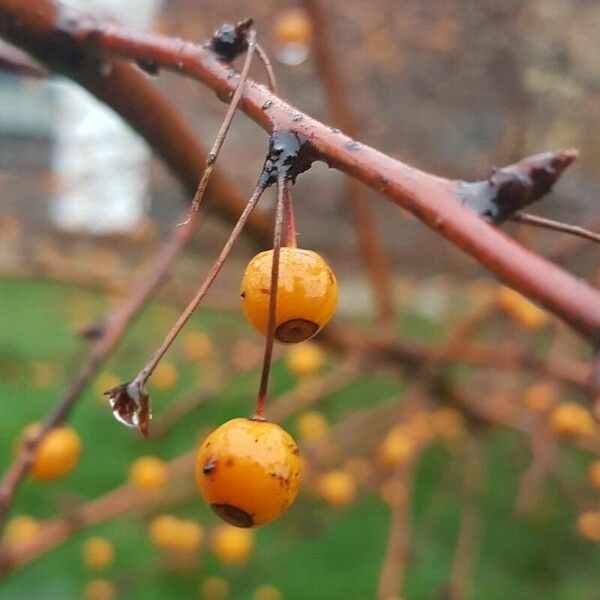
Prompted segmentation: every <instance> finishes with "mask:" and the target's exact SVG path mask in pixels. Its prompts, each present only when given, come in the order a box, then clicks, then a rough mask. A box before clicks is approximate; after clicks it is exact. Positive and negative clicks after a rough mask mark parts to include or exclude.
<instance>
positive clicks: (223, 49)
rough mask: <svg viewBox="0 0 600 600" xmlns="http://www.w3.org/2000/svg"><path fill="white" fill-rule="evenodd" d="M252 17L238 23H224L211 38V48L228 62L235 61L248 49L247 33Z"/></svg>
mask: <svg viewBox="0 0 600 600" xmlns="http://www.w3.org/2000/svg"><path fill="white" fill-rule="evenodd" d="M253 22H254V21H253V20H252V19H245V20H244V21H240V22H239V23H237V24H236V25H234V24H233V23H224V24H223V25H221V27H219V29H217V30H216V31H215V33H214V34H213V36H212V38H211V39H210V48H211V50H213V51H214V52H215V53H216V54H218V55H219V57H220V58H222V59H223V60H224V61H226V62H233V61H234V60H235V59H236V58H237V57H238V56H239V55H240V54H243V53H244V52H246V50H247V49H248V39H247V35H246V34H247V33H248V30H249V29H250V27H251V26H252V23H253Z"/></svg>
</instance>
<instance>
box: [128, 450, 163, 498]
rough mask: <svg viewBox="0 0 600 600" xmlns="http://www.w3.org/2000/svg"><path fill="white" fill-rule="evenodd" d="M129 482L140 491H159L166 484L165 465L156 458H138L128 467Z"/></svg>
mask: <svg viewBox="0 0 600 600" xmlns="http://www.w3.org/2000/svg"><path fill="white" fill-rule="evenodd" d="M129 481H130V482H131V483H132V484H133V485H134V486H135V487H137V488H138V489H140V490H156V489H160V488H161V487H163V486H164V485H165V483H166V482H167V465H166V464H165V463H164V461H162V460H161V459H160V458H157V457H156V456H140V457H139V458H137V459H136V460H134V461H133V462H132V463H131V465H130V466H129Z"/></svg>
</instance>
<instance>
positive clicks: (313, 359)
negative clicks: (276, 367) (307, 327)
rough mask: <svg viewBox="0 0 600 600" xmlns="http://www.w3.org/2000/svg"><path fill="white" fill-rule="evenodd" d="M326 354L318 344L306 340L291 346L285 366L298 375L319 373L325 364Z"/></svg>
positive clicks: (286, 356)
mask: <svg viewBox="0 0 600 600" xmlns="http://www.w3.org/2000/svg"><path fill="white" fill-rule="evenodd" d="M325 360H326V354H325V352H324V351H323V350H322V349H321V347H320V346H319V345H318V344H315V343H314V342H305V343H303V344H298V345H294V346H291V347H290V348H289V350H288V351H287V353H286V355H285V366H286V367H287V369H288V371H289V372H290V373H293V374H294V375H296V376H297V377H302V376H304V375H313V374H315V373H318V372H319V371H320V369H321V368H322V367H323V365H324V364H325Z"/></svg>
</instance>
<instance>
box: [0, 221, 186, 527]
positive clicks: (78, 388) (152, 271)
mask: <svg viewBox="0 0 600 600" xmlns="http://www.w3.org/2000/svg"><path fill="white" fill-rule="evenodd" d="M194 231H195V220H194V221H193V222H192V223H190V224H189V225H187V226H186V227H184V228H181V229H178V230H177V231H175V232H174V234H173V236H172V238H171V239H170V240H169V242H167V243H166V244H165V245H164V246H163V248H162V249H161V250H160V251H159V252H158V253H157V254H156V256H155V257H154V259H153V260H152V262H151V263H150V264H149V265H148V268H147V269H146V270H145V272H144V273H143V275H141V276H140V277H139V278H138V280H137V282H136V284H135V285H132V287H131V292H130V294H129V297H128V298H127V299H126V300H125V301H124V302H123V304H122V305H121V307H120V308H119V309H118V310H117V311H116V312H115V313H114V315H113V316H112V318H111V319H110V320H109V321H108V323H107V324H106V327H105V329H104V331H103V332H102V334H101V337H100V339H99V340H98V341H97V342H96V343H95V344H94V345H93V347H92V348H91V350H90V353H89V355H88V358H87V359H86V360H85V362H84V363H83V365H82V366H81V368H80V370H79V373H78V374H77V376H76V377H75V378H74V379H73V381H72V382H71V384H70V386H69V388H68V389H67V391H66V392H65V395H64V396H63V398H62V400H61V401H60V403H59V404H58V405H57V406H56V408H55V409H54V410H53V411H52V412H51V413H50V414H49V415H48V416H47V417H46V418H45V419H44V421H43V423H42V426H41V427H40V428H39V429H38V430H37V431H36V433H35V434H34V435H32V436H30V437H28V438H27V439H26V440H25V442H24V447H23V450H22V451H21V452H20V453H19V454H18V455H17V457H16V458H15V460H14V461H13V463H12V464H11V465H10V467H9V468H8V470H7V471H6V473H5V475H4V477H3V479H2V481H1V482H0V522H1V521H2V520H3V519H4V517H5V516H6V513H7V511H8V509H9V507H10V505H11V502H12V499H13V497H14V494H15V491H16V489H17V487H18V486H19V484H20V482H21V481H22V480H23V478H24V477H25V475H26V474H27V471H28V469H29V467H30V465H31V463H32V461H33V454H34V451H35V449H36V447H37V445H38V444H39V442H40V441H41V440H42V438H43V437H44V435H45V434H46V433H47V432H48V431H49V430H50V429H52V428H54V427H56V426H57V425H58V424H60V423H61V422H62V421H64V420H65V419H66V418H67V416H68V414H69V412H70V411H71V409H72V408H73V406H74V405H75V402H76V401H77V399H78V398H79V397H80V395H81V393H82V392H83V390H84V389H85V387H86V386H87V384H88V383H89V382H90V380H91V379H92V377H93V376H94V375H95V374H96V373H97V372H98V370H99V368H100V367H101V365H102V364H103V363H104V361H105V360H106V359H107V358H108V356H109V355H110V354H111V352H112V351H113V350H114V349H115V347H116V345H117V343H118V342H119V340H120V339H121V338H122V337H123V334H124V333H125V331H126V330H127V328H128V327H129V325H130V323H131V322H132V320H133V319H134V318H135V317H136V315H138V314H139V311H140V309H141V308H142V306H143V305H144V304H145V302H146V300H147V299H148V297H149V296H150V294H151V293H152V292H153V291H154V290H155V289H156V287H157V286H158V285H159V284H160V282H161V281H162V279H163V277H164V275H165V273H166V272H167V270H168V269H169V267H170V266H171V265H172V264H173V262H174V261H175V259H176V258H177V256H178V255H179V254H180V253H181V251H182V250H183V248H184V247H185V245H186V244H187V243H188V242H189V241H190V239H191V238H192V236H193V233H194Z"/></svg>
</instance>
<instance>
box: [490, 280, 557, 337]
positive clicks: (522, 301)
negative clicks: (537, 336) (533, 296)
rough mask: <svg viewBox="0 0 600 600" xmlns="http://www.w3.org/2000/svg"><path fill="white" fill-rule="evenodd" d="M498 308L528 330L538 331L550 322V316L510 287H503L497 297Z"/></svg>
mask: <svg viewBox="0 0 600 600" xmlns="http://www.w3.org/2000/svg"><path fill="white" fill-rule="evenodd" d="M497 301H498V306H500V308H501V309H502V310H504V311H506V312H507V313H508V314H509V315H510V316H511V317H513V318H514V319H515V320H516V321H518V322H519V323H520V324H521V325H523V327H525V328H526V329H538V328H539V327H542V326H543V325H545V324H546V323H547V322H548V315H547V313H546V312H545V311H543V310H542V309H541V308H539V307H538V306H536V305H535V304H533V302H531V301H530V300H528V299H527V298H525V296H523V295H521V294H519V292H516V291H515V290H512V289H511V288H508V287H504V286H503V287H501V288H500V289H499V290H498V295H497Z"/></svg>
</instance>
